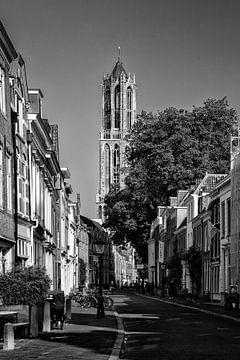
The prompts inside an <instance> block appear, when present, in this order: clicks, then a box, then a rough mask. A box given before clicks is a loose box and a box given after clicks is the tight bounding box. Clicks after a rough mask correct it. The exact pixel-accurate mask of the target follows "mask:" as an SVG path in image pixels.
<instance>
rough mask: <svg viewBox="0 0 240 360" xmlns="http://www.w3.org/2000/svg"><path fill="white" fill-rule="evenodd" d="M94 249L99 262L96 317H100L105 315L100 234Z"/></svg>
mask: <svg viewBox="0 0 240 360" xmlns="http://www.w3.org/2000/svg"><path fill="white" fill-rule="evenodd" d="M94 245H95V251H96V254H97V255H98V260H99V261H98V263H99V271H98V273H99V284H98V304H97V318H98V319H102V318H104V317H105V312H104V306H103V288H102V268H103V253H104V247H105V242H104V240H103V239H102V237H101V236H98V238H97V240H96V241H95V242H94Z"/></svg>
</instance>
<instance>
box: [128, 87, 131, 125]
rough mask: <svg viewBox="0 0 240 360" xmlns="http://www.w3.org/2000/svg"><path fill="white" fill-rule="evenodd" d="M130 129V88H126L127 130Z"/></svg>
mask: <svg viewBox="0 0 240 360" xmlns="http://www.w3.org/2000/svg"><path fill="white" fill-rule="evenodd" d="M131 127H132V88H131V87H130V86H129V87H128V88H127V129H131Z"/></svg>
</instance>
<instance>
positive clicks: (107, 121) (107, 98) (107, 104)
mask: <svg viewBox="0 0 240 360" xmlns="http://www.w3.org/2000/svg"><path fill="white" fill-rule="evenodd" d="M104 112H105V114H104V129H105V130H110V129H111V91H110V88H109V87H108V86H107V87H106V90H105V94H104Z"/></svg>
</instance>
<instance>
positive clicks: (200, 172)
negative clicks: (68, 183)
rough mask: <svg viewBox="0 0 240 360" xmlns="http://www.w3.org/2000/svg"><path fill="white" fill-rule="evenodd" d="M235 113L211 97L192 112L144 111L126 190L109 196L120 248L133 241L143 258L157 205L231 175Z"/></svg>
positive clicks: (111, 223)
mask: <svg viewBox="0 0 240 360" xmlns="http://www.w3.org/2000/svg"><path fill="white" fill-rule="evenodd" d="M236 122H237V114H236V111H235V110H234V109H232V108H230V107H229V104H228V102H227V100H226V98H223V99H220V100H215V99H208V100H206V101H205V103H204V105H203V106H201V107H193V109H192V110H191V111H186V110H183V109H179V110H178V109H176V108H168V109H166V110H164V111H162V112H160V111H159V112H157V113H156V114H153V113H151V112H150V113H146V112H142V113H141V114H140V115H139V116H138V120H137V122H136V123H135V125H134V127H133V130H132V134H131V140H130V143H129V150H128V152H127V154H126V156H127V167H126V168H125V169H124V170H123V171H125V175H126V186H125V188H124V189H121V190H119V189H117V188H112V189H111V191H110V192H109V194H108V195H107V196H106V197H105V204H106V211H105V215H106V221H105V224H104V226H106V227H108V228H110V229H111V230H112V233H113V240H114V242H115V243H117V244H124V243H125V242H126V241H130V242H131V243H132V245H133V246H135V248H136V249H137V250H138V252H139V255H140V256H142V257H144V254H145V250H146V243H145V242H146V240H147V238H148V237H149V232H150V226H151V222H152V221H153V219H154V218H155V217H156V208H157V206H158V205H164V206H165V205H168V199H169V197H170V196H175V195H176V192H177V190H178V189H187V188H189V186H190V185H191V184H192V183H193V182H194V181H195V180H196V179H198V178H202V177H203V176H204V175H205V173H206V172H209V173H228V171H229V167H230V135H231V133H232V131H233V128H234V127H235V124H236Z"/></svg>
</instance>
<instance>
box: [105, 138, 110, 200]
mask: <svg viewBox="0 0 240 360" xmlns="http://www.w3.org/2000/svg"><path fill="white" fill-rule="evenodd" d="M104 182H105V184H104V185H105V194H107V193H108V192H109V187H110V147H109V145H108V144H106V145H105V147H104Z"/></svg>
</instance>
